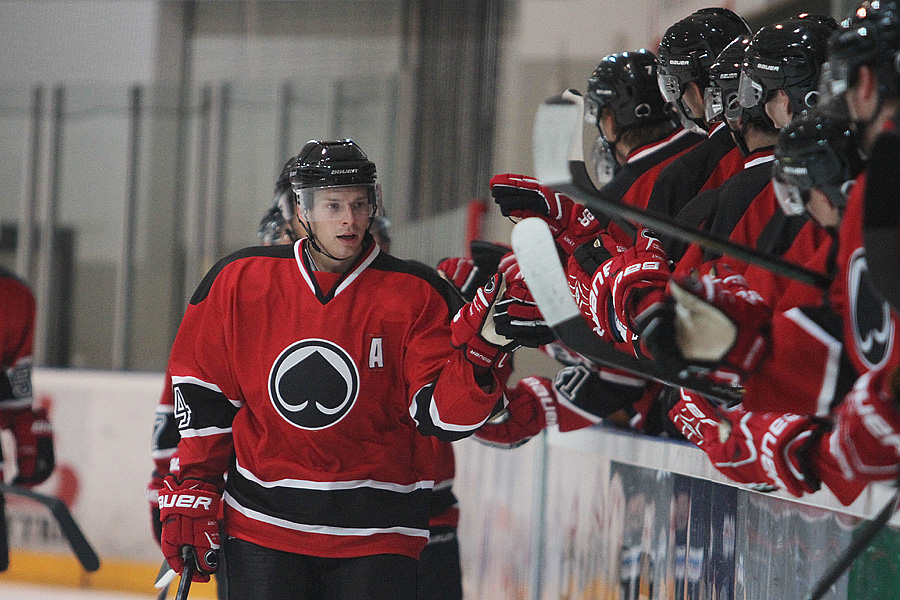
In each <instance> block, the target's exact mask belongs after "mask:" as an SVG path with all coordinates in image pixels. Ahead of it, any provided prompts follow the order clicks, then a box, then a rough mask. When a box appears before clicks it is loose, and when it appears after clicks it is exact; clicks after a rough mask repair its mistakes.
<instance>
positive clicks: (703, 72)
mask: <svg viewBox="0 0 900 600" xmlns="http://www.w3.org/2000/svg"><path fill="white" fill-rule="evenodd" d="M750 33H751V31H750V28H749V27H748V26H747V23H746V22H745V21H744V20H743V19H742V18H741V17H739V16H738V15H737V14H735V13H734V12H732V11H730V10H728V9H727V8H704V9H701V10H698V11H697V12H695V13H693V14H691V15H690V16H688V17H686V18H684V19H682V20H680V21H678V22H677V23H675V24H674V25H672V26H671V27H669V28H668V29H667V30H666V32H665V34H664V35H663V38H662V41H661V42H660V44H659V68H658V71H657V72H658V80H659V89H660V92H662V95H663V98H665V99H666V101H667V102H671V103H672V104H674V105H675V106H677V107H678V110H679V111H680V112H681V113H682V114H683V115H684V116H688V113H687V112H686V110H685V107H684V104H683V102H682V100H681V97H682V95H683V94H684V90H685V86H687V84H688V83H691V82H695V83H696V84H697V86H698V87H699V88H700V91H701V93H702V92H703V90H705V89H706V87H707V86H708V85H709V67H710V66H711V65H712V64H713V62H715V60H716V58H717V57H718V56H719V54H720V53H721V52H722V50H724V49H725V46H727V45H728V44H729V43H731V41H732V40H733V39H734V38H736V37H737V36H739V35H741V34H750ZM691 120H692V121H694V122H695V123H697V124H698V125H702V120H701V119H700V115H693V117H692V118H691Z"/></svg>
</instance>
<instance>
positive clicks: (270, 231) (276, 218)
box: [259, 204, 286, 246]
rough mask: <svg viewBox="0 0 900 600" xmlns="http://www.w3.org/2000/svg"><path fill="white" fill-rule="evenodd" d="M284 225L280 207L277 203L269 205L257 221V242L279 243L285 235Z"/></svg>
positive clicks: (265, 244)
mask: <svg viewBox="0 0 900 600" xmlns="http://www.w3.org/2000/svg"><path fill="white" fill-rule="evenodd" d="M285 225H286V223H285V220H284V216H283V215H282V213H281V208H280V207H279V206H278V205H277V204H275V205H273V206H271V207H269V209H268V210H267V211H266V212H265V214H264V215H263V217H262V219H260V221H259V243H260V244H262V245H264V246H271V245H273V244H278V243H280V242H281V240H283V239H284V236H285V231H286V229H285Z"/></svg>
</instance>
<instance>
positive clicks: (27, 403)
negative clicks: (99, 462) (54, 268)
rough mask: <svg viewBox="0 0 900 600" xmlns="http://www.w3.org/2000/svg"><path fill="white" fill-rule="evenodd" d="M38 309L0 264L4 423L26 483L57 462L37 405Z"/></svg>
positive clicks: (0, 413)
mask: <svg viewBox="0 0 900 600" xmlns="http://www.w3.org/2000/svg"><path fill="white" fill-rule="evenodd" d="M35 312H36V306H35V300H34V296H33V295H32V293H31V289H29V287H28V285H26V284H25V283H24V282H23V281H22V280H20V279H19V278H17V277H16V276H15V275H14V274H13V273H11V272H9V271H7V270H6V269H3V268H2V267H0V429H7V430H9V431H10V433H12V436H13V438H14V440H15V450H16V466H17V474H16V477H15V478H14V479H13V481H12V482H13V483H14V484H17V485H25V486H33V485H37V484H39V483H41V482H43V481H46V479H47V478H48V477H50V475H51V473H52V472H53V468H54V466H55V464H56V461H55V457H54V451H53V432H52V429H51V426H50V420H49V418H48V416H47V411H46V409H44V408H37V407H35V406H34V405H33V404H34V397H33V393H32V387H31V367H32V358H31V355H32V349H33V346H34V326H35ZM0 461H2V455H0ZM2 476H3V471H2V469H0V479H2ZM0 501H2V499H0Z"/></svg>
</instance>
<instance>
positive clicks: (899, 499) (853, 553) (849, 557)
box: [804, 489, 900, 600]
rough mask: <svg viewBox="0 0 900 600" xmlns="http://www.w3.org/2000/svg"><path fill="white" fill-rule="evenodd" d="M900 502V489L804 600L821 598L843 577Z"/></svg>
mask: <svg viewBox="0 0 900 600" xmlns="http://www.w3.org/2000/svg"><path fill="white" fill-rule="evenodd" d="M898 503H900V489H898V490H897V492H896V493H895V494H894V497H893V498H891V501H890V502H888V503H887V504H886V505H885V506H884V508H882V509H881V511H880V512H879V513H878V515H877V516H876V517H875V518H874V519H872V520H871V521H869V522H868V523H867V524H866V526H865V527H864V528H863V529H862V531H860V532H859V534H858V535H857V536H856V537H855V538H854V539H853V541H852V542H851V543H850V545H849V546H847V549H846V550H844V553H843V554H842V555H841V557H840V558H839V559H838V560H837V561H836V562H835V563H834V565H832V566H831V568H830V569H828V571H827V572H826V573H825V575H823V576H822V579H820V580H819V582H818V583H817V584H816V587H814V588H813V590H812V591H811V592H810V593H809V595H808V596H806V598H804V600H821V598H823V597H824V596H825V594H826V593H828V590H830V589H831V586H832V585H834V583H835V582H836V581H837V580H838V579H840V578H841V575H843V574H844V571H846V570H847V569H848V568H850V565H852V564H853V561H855V560H856V559H857V557H859V555H860V554H862V553H863V551H864V550H865V549H866V548H868V547H869V544H871V543H872V540H874V539H875V537H876V536H877V535H878V534H879V533H880V532H881V530H882V529H884V526H885V525H887V522H888V521H890V520H891V516H892V515H893V514H894V513H895V512H896V511H897V505H898Z"/></svg>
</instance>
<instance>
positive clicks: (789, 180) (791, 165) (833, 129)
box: [772, 111, 863, 215]
mask: <svg viewBox="0 0 900 600" xmlns="http://www.w3.org/2000/svg"><path fill="white" fill-rule="evenodd" d="M854 137H855V134H854V128H853V127H852V126H851V123H850V121H849V119H847V118H844V117H837V116H834V115H830V114H826V113H823V112H822V111H810V112H808V113H805V114H803V115H800V116H798V117H797V118H795V119H794V120H792V121H791V122H790V123H789V124H788V125H786V126H785V127H784V128H783V129H782V130H781V133H780V134H779V135H778V143H777V144H776V146H775V161H774V162H773V166H772V184H773V186H774V188H775V195H776V196H777V198H778V203H779V205H780V206H781V209H782V211H784V213H785V214H788V215H801V214H804V213H805V211H806V209H805V206H806V202H807V201H808V200H809V191H810V190H811V189H812V188H818V189H819V190H821V191H822V192H824V193H825V195H827V196H828V199H829V200H830V201H831V203H832V204H833V205H834V206H835V207H836V208H838V209H839V210H843V208H844V206H845V205H846V203H847V194H848V192H849V189H850V186H851V185H852V183H853V181H854V179H855V178H856V176H857V175H858V174H859V173H860V171H861V170H862V168H863V161H862V159H861V158H860V156H859V153H858V152H857V143H856V140H855V139H854Z"/></svg>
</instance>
